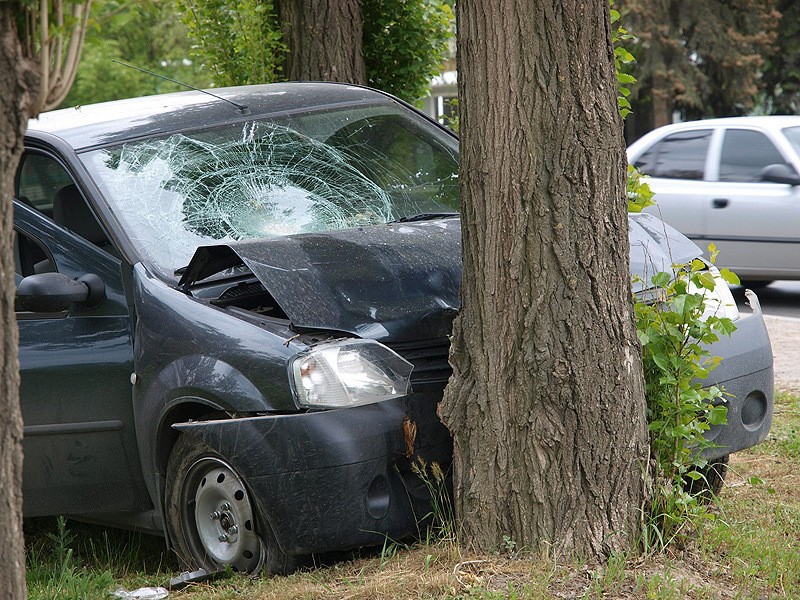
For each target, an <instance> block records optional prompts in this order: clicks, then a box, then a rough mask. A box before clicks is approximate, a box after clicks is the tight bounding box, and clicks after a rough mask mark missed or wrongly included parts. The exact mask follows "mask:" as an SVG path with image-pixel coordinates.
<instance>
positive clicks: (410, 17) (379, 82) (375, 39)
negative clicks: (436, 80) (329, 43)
mask: <svg viewBox="0 0 800 600" xmlns="http://www.w3.org/2000/svg"><path fill="white" fill-rule="evenodd" d="M362 6H363V11H364V61H365V63H366V67H367V82H368V84H369V85H371V86H373V87H376V88H378V89H381V90H384V91H386V92H389V93H390V94H394V95H395V96H399V97H400V98H403V99H404V100H407V101H409V102H412V103H413V102H417V101H419V100H420V99H421V98H424V97H425V96H426V95H427V94H428V88H429V85H430V81H431V79H433V77H434V76H436V75H438V74H439V71H440V69H441V65H442V62H443V61H444V59H445V55H446V53H447V44H448V41H449V40H450V39H451V38H452V37H453V32H454V27H455V17H454V15H453V11H452V9H451V8H450V6H449V5H448V4H447V3H445V2H441V1H440V0H364V3H363V5H362Z"/></svg>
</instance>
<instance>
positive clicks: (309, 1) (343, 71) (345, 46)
mask: <svg viewBox="0 0 800 600" xmlns="http://www.w3.org/2000/svg"><path fill="white" fill-rule="evenodd" d="M277 6H278V18H279V19H280V20H281V22H282V23H283V24H284V26H283V30H284V35H283V37H284V40H285V41H286V44H287V45H288V46H289V53H288V56H287V57H286V62H285V63H284V74H285V75H286V77H288V78H289V80H291V81H342V82H346V83H357V84H362V85H363V84H365V83H366V81H367V75H366V68H365V67H364V53H363V51H362V23H363V19H362V14H361V0H281V1H280V2H278V4H277Z"/></svg>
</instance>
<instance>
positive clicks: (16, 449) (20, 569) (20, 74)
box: [0, 2, 39, 598]
mask: <svg viewBox="0 0 800 600" xmlns="http://www.w3.org/2000/svg"><path fill="white" fill-rule="evenodd" d="M18 10H19V7H18V5H17V3H16V2H1V3H0V415H2V418H0V482H2V485H0V510H2V513H3V518H2V519H0V523H2V524H1V525H0V573H2V576H0V598H24V597H25V548H24V544H23V537H22V414H21V412H20V407H19V364H18V362H17V320H16V316H15V314H14V290H15V284H14V252H13V247H12V241H13V231H12V230H13V216H14V212H13V205H12V201H11V200H12V197H13V195H14V173H15V172H16V170H17V165H18V164H19V159H20V156H21V155H22V148H23V143H22V136H23V134H24V132H25V128H26V126H27V124H28V111H29V109H30V107H31V106H32V105H33V104H34V102H35V101H36V96H37V95H38V93H39V78H38V74H37V71H36V65H35V64H34V63H32V62H31V61H30V60H28V59H27V58H26V57H25V56H24V54H23V50H22V46H21V44H20V39H19V35H18V32H17V24H16V21H15V12H16V11H18Z"/></svg>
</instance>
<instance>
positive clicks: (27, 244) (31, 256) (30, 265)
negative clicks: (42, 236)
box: [14, 229, 57, 283]
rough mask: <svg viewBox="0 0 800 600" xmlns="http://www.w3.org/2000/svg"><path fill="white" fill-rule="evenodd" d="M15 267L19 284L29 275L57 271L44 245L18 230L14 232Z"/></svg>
mask: <svg viewBox="0 0 800 600" xmlns="http://www.w3.org/2000/svg"><path fill="white" fill-rule="evenodd" d="M14 265H15V266H14V275H15V278H16V281H17V283H19V282H20V281H21V280H22V279H23V278H24V277H27V276H28V275H36V274H37V273H54V272H55V271H56V270H57V269H56V265H55V262H53V258H52V257H51V256H50V253H49V252H47V250H45V247H44V244H42V243H41V242H39V241H37V240H36V239H34V238H32V237H31V236H29V235H27V234H25V233H23V232H21V231H19V230H18V229H15V230H14Z"/></svg>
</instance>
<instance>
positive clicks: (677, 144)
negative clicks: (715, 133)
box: [634, 129, 711, 179]
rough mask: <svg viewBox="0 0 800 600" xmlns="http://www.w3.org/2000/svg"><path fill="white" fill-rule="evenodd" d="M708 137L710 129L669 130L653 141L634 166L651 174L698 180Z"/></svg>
mask: <svg viewBox="0 0 800 600" xmlns="http://www.w3.org/2000/svg"><path fill="white" fill-rule="evenodd" d="M710 140H711V130H710V129H699V130H692V131H682V132H680V133H673V134H672V135H668V136H667V137H665V138H664V139H662V140H659V141H658V142H656V143H655V144H653V145H652V146H651V147H650V148H649V149H648V150H647V151H645V152H644V153H643V154H642V155H641V156H639V158H638V159H637V160H636V162H635V164H634V166H635V167H636V168H637V169H639V170H640V171H642V172H643V173H645V174H646V175H650V176H652V177H664V178H667V179H702V178H703V174H704V173H705V166H706V153H707V152H708V144H709V142H710Z"/></svg>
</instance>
